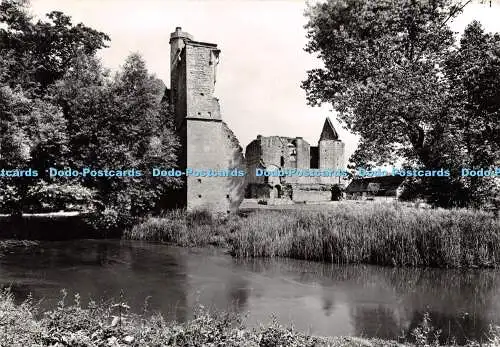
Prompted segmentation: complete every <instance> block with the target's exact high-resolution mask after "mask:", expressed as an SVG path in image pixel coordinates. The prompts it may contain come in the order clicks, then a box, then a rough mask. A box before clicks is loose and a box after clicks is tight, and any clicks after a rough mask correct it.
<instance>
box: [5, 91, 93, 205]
mask: <svg viewBox="0 0 500 347" xmlns="http://www.w3.org/2000/svg"><path fill="white" fill-rule="evenodd" d="M67 156H68V138H67V136H66V120H65V119H64V117H63V114H62V112H61V110H60V109H59V108H58V107H57V106H54V105H52V104H50V103H48V102H44V101H42V100H40V99H34V100H32V99H29V98H27V97H26V96H25V95H24V94H23V93H21V92H15V91H13V90H11V89H10V87H6V86H4V87H1V88H0V167H1V168H3V169H4V170H8V171H15V170H18V171H24V172H27V171H30V174H32V175H33V176H19V177H8V176H7V177H2V178H1V180H0V191H1V193H0V196H1V197H2V199H1V201H0V209H1V210H3V211H4V212H11V213H14V214H19V213H22V212H26V211H27V210H32V209H33V208H34V207H35V206H39V203H40V201H39V198H40V197H41V196H42V195H43V194H44V193H45V196H47V195H50V194H51V193H50V192H52V193H55V192H57V189H54V188H53V186H51V185H50V184H51V182H50V180H49V179H48V178H47V177H46V175H45V170H47V169H48V168H49V167H52V166H59V165H64V164H65V163H66V158H67ZM35 172H36V174H35ZM23 175H25V174H23ZM59 185H60V189H62V190H63V191H65V192H66V197H65V199H66V200H67V199H68V198H69V197H70V196H71V194H70V193H71V192H72V191H73V192H77V191H81V189H80V188H81V187H79V186H78V185H74V184H70V183H68V182H59ZM83 193H84V194H87V195H88V194H90V192H89V191H84V192H83ZM40 194H41V195H40ZM52 201H53V202H54V204H53V205H52V208H56V205H59V206H60V199H57V198H56V197H54V196H53V197H52ZM49 205H50V204H49ZM49 205H47V204H46V205H45V208H48V209H50V207H51V206H49Z"/></svg>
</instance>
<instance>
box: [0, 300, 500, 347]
mask: <svg viewBox="0 0 500 347" xmlns="http://www.w3.org/2000/svg"><path fill="white" fill-rule="evenodd" d="M68 301H69V300H68V298H66V294H65V292H64V291H63V296H62V298H61V301H60V302H59V304H58V305H57V307H55V308H54V309H53V310H51V311H47V312H43V313H44V314H43V315H42V318H39V319H38V318H36V317H37V316H40V315H39V313H40V312H38V311H37V308H36V305H34V304H33V303H32V301H30V300H28V301H25V302H24V303H22V304H20V305H16V304H15V302H14V298H13V296H12V294H11V293H10V292H9V291H8V290H4V291H1V292H0V325H1V326H2V328H1V329H0V346H9V347H21V346H23V347H24V346H39V347H41V346H78V347H91V346H92V347H94V346H113V347H120V346H140V347H147V346H185V347H187V346H193V347H194V346H227V347H242V346H246V347H254V346H255V347H273V346H287V347H307V346H310V347H313V346H315V347H321V346H351V347H354V346H437V345H438V342H437V337H436V336H435V335H434V330H433V328H432V327H431V326H429V324H428V321H425V320H424V321H423V322H422V323H421V324H420V325H419V327H417V328H416V329H415V331H413V333H412V336H413V340H414V342H413V343H409V342H405V343H397V342H394V341H387V340H380V339H364V338H357V337H317V336H311V335H308V334H304V333H301V332H297V331H294V330H293V329H292V328H287V327H284V326H282V325H280V324H278V323H277V322H272V323H270V324H268V325H267V326H261V327H259V328H256V329H249V328H246V327H245V326H244V325H243V324H242V322H241V320H240V319H239V318H238V317H237V316H236V315H233V314H227V313H219V314H215V313H210V312H208V311H202V310H200V311H199V312H198V313H197V314H196V315H195V316H194V318H193V319H192V320H190V321H188V322H185V323H176V322H167V321H166V320H165V319H164V318H163V317H162V316H161V315H159V314H153V315H151V314H146V312H145V313H143V314H139V315H138V314H130V313H129V312H128V310H129V307H128V306H127V304H126V303H123V302H120V301H118V302H117V303H115V304H107V305H98V304H96V303H95V302H90V303H89V305H88V306H86V307H83V306H82V305H81V303H80V297H79V296H78V295H76V296H75V297H74V298H73V299H72V300H71V302H68ZM499 333H500V330H499V329H498V328H496V329H493V328H492V330H491V335H490V338H489V341H488V343H483V344H481V346H498V345H499V344H500V335H499ZM479 345H480V344H479V343H476V342H470V343H468V344H467V346H479Z"/></svg>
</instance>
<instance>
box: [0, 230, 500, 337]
mask: <svg viewBox="0 0 500 347" xmlns="http://www.w3.org/2000/svg"><path fill="white" fill-rule="evenodd" d="M0 285H2V286H4V287H5V286H11V288H12V291H13V292H14V294H15V295H16V298H17V299H18V300H23V299H24V298H26V297H27V296H28V294H29V293H31V294H32V296H33V298H34V299H35V300H36V301H39V300H41V301H40V306H41V308H42V309H48V308H54V307H55V305H56V303H57V301H58V300H59V299H60V298H61V294H60V291H61V289H62V288H65V289H67V291H68V293H69V296H70V297H72V296H73V295H74V293H77V292H78V293H80V295H81V297H82V301H83V302H84V303H85V302H88V300H89V299H90V298H93V299H95V300H97V301H99V300H100V299H103V300H109V299H111V298H119V297H120V293H121V292H123V294H124V296H125V299H126V301H127V302H128V303H129V305H130V306H131V307H132V310H134V311H135V312H140V311H141V310H142V309H143V307H144V303H145V301H146V298H149V299H148V303H149V304H148V308H149V310H150V311H160V312H162V313H163V314H164V315H165V316H166V317H167V318H169V319H176V320H178V321H185V320H187V319H189V318H191V317H192V315H193V310H194V309H195V308H197V307H199V305H203V306H204V307H206V308H210V309H218V310H231V311H234V312H237V313H239V314H241V315H242V316H245V317H246V319H245V322H246V324H247V325H248V326H255V325H257V324H259V323H269V322H270V321H271V320H272V317H276V318H277V319H278V320H279V321H280V322H281V323H283V324H285V325H288V324H293V326H294V327H295V328H296V329H298V330H302V331H304V332H309V333H312V334H315V335H324V336H334V335H354V336H364V337H380V338H387V339H397V338H398V337H400V336H403V335H404V334H408V332H409V331H411V330H413V329H414V328H415V327H416V326H417V325H418V324H419V323H420V322H421V320H422V317H423V314H424V313H425V312H428V313H429V314H430V318H431V324H432V325H433V326H435V327H437V328H439V329H441V330H442V333H441V336H442V338H444V339H447V338H448V337H449V336H455V337H457V339H458V341H459V342H463V341H465V339H474V340H485V338H486V337H487V334H488V331H489V330H488V329H489V325H490V324H500V272H498V271H496V270H467V271H463V270H462V271H461V270H443V269H401V268H387V267H378V266H367V265H356V266H354V265H336V264H323V263H316V262H308V261H299V260H291V259H251V260H238V259H234V258H232V257H231V256H229V255H227V254H225V253H224V251H222V250H215V249H184V248H178V247H171V246H166V245H161V244H151V243H142V242H130V241H118V240H77V241H65V242H42V243H41V244H40V245H39V246H36V247H33V248H27V249H16V250H15V251H11V252H8V253H5V254H4V255H3V256H1V257H0Z"/></svg>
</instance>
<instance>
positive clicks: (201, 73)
mask: <svg viewBox="0 0 500 347" xmlns="http://www.w3.org/2000/svg"><path fill="white" fill-rule="evenodd" d="M170 48H171V51H170V64H171V65H170V71H171V80H170V88H171V91H170V97H171V100H170V101H171V105H172V106H173V108H174V113H175V127H176V131H177V134H178V135H179V137H180V140H181V146H182V150H181V153H180V158H179V165H180V167H181V169H192V170H193V171H196V172H203V171H204V172H212V173H217V175H216V176H213V175H212V176H208V175H186V177H185V184H184V191H183V192H182V197H181V199H182V200H183V201H181V204H184V205H185V206H186V208H187V209H188V210H195V209H207V210H210V211H212V212H222V213H227V212H230V211H235V210H236V209H237V208H238V206H239V204H240V203H241V201H242V200H243V194H244V177H238V176H232V175H230V174H231V173H234V172H235V171H234V169H241V170H243V172H244V169H245V165H244V158H243V154H242V149H241V147H240V145H239V143H238V140H237V139H236V137H235V136H234V134H233V133H232V131H231V130H230V129H229V128H228V127H227V125H226V124H225V123H224V122H223V121H222V118H221V114H220V106H219V101H218V99H217V98H215V97H214V91H215V81H216V71H217V64H218V63H219V53H220V50H219V49H218V48H217V45H216V44H214V43H206V42H199V41H195V40H194V39H193V37H192V36H191V35H190V34H188V33H186V32H183V31H182V29H181V28H180V27H177V28H176V29H175V32H173V33H172V34H171V35H170ZM225 171H227V172H228V176H223V174H224V172H225ZM221 174H222V176H221Z"/></svg>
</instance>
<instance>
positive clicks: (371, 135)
mask: <svg viewBox="0 0 500 347" xmlns="http://www.w3.org/2000/svg"><path fill="white" fill-rule="evenodd" d="M468 3H470V1H466V2H464V3H456V2H452V1H449V0H402V1H391V0H381V1H368V0H345V1H337V0H329V1H327V2H325V3H319V4H316V5H313V6H311V7H310V8H309V10H308V13H307V16H308V18H309V22H308V24H307V25H306V29H307V31H308V34H307V36H308V39H309V42H308V44H307V46H306V51H307V52H309V53H314V54H317V55H318V56H319V58H320V59H321V60H322V61H323V63H324V67H323V68H318V69H314V70H311V71H309V72H308V78H307V79H306V80H305V81H304V82H303V84H302V87H303V88H304V89H305V90H306V92H307V99H308V102H309V103H310V104H311V105H319V104H322V103H330V104H332V105H333V108H334V109H335V110H336V111H337V112H338V118H339V120H340V121H341V122H342V123H343V124H345V125H346V127H347V128H348V129H349V130H351V131H353V132H354V133H356V134H358V135H360V138H361V140H360V145H359V147H358V149H357V150H356V152H355V153H354V155H353V157H352V158H351V159H352V161H353V162H354V163H355V164H356V165H363V166H373V165H382V164H387V163H389V164H395V163H396V162H397V161H398V160H400V159H403V160H404V161H405V166H412V167H425V168H428V169H435V168H440V167H445V168H450V169H451V170H452V172H453V176H452V177H450V178H448V179H444V180H443V179H441V178H439V179H437V180H438V181H439V183H436V182H433V183H432V184H429V181H426V182H425V185H427V187H430V186H432V185H434V188H435V187H436V186H441V187H446V188H443V189H441V188H440V189H439V190H446V191H447V192H448V193H450V192H451V191H455V192H457V194H458V192H460V193H459V195H461V197H458V196H455V197H449V198H446V199H444V200H445V201H446V202H443V199H437V200H436V199H435V202H437V201H439V204H444V205H450V204H451V205H453V204H454V203H455V202H457V201H458V200H462V202H460V203H459V204H463V203H464V202H463V201H470V200H471V199H472V195H470V194H469V195H468V194H466V195H467V196H464V194H463V189H465V188H467V187H468V186H469V188H470V182H467V180H466V179H463V178H460V177H458V175H459V172H458V169H459V168H460V167H462V166H463V167H473V166H478V165H482V166H483V167H484V166H486V167H487V166H489V165H493V164H494V160H495V158H498V148H499V147H498V143H499V132H498V130H499V128H498V124H499V122H498V116H499V114H498V112H499V107H498V102H499V95H498V91H499V90H500V79H499V77H498V62H499V57H500V55H499V42H500V40H499V37H498V35H491V34H486V33H484V32H483V30H482V29H481V27H480V25H479V24H478V23H477V22H475V23H472V24H471V25H469V26H468V28H467V29H466V31H465V33H464V36H463V38H462V40H461V42H460V44H458V43H457V42H456V36H455V35H454V33H453V32H452V30H451V29H450V27H449V23H450V21H451V20H453V18H455V17H456V16H457V15H458V14H459V13H460V12H461V11H462V10H463V8H464V7H465V6H466V5H467V4H468ZM431 180H434V179H431ZM479 181H481V182H482V183H484V182H485V181H484V180H478V182H479ZM457 186H459V187H461V188H460V189H457ZM462 188H463V189H462ZM465 191H467V189H465ZM433 192H436V191H435V190H434V191H433ZM428 193H429V191H428ZM448 193H447V194H448Z"/></svg>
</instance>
